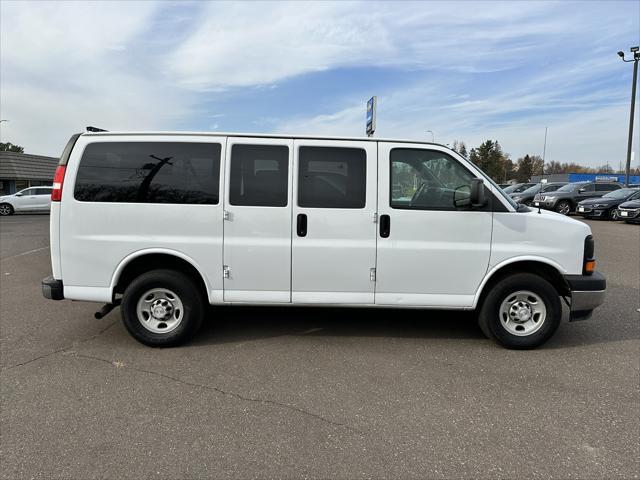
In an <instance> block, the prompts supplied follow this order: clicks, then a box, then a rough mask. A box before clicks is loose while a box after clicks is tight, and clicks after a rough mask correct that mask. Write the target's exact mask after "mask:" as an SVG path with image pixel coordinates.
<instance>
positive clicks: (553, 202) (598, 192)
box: [533, 182, 622, 215]
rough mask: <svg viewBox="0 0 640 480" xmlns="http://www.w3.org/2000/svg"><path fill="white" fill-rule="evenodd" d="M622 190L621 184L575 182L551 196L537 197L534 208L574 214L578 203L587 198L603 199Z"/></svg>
mask: <svg viewBox="0 0 640 480" xmlns="http://www.w3.org/2000/svg"><path fill="white" fill-rule="evenodd" d="M620 188H622V186H621V185H620V184H619V183H613V182H575V183H569V184H567V185H565V186H564V187H560V188H559V189H558V190H556V191H555V192H552V193H551V194H548V195H547V194H544V193H543V194H542V196H540V194H538V195H536V197H535V198H534V200H533V205H534V206H536V207H537V206H540V207H542V208H546V209H547V210H555V211H556V212H558V213H561V214H563V215H569V213H571V212H574V211H575V209H576V205H577V204H578V202H580V201H582V200H586V199H587V198H596V197H601V196H603V195H604V194H605V193H609V192H612V191H614V190H618V189H620Z"/></svg>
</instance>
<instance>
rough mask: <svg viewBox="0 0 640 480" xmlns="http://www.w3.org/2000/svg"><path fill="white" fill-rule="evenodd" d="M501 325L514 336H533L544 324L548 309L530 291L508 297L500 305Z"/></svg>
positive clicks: (519, 292)
mask: <svg viewBox="0 0 640 480" xmlns="http://www.w3.org/2000/svg"><path fill="white" fill-rule="evenodd" d="M499 315H500V324H501V325H502V327H503V328H504V329H505V330H506V331H507V332H509V333H511V334H512V335H517V336H519V337H525V336H527V335H532V334H534V333H535V332H537V331H538V330H540V328H541V327H542V325H543V324H544V321H545V319H546V318H547V308H546V306H545V304H544V302H543V301H542V298H540V296H538V295H537V294H535V293H533V292H530V291H528V290H520V291H518V292H515V293H512V294H509V295H507V297H506V298H505V299H504V301H503V302H502V304H501V305H500V311H499Z"/></svg>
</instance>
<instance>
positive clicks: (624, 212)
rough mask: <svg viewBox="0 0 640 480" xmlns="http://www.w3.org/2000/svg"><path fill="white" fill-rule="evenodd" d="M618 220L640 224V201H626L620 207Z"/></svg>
mask: <svg viewBox="0 0 640 480" xmlns="http://www.w3.org/2000/svg"><path fill="white" fill-rule="evenodd" d="M618 220H624V221H625V222H626V223H640V199H635V200H630V201H626V202H624V203H622V204H620V205H619V206H618Z"/></svg>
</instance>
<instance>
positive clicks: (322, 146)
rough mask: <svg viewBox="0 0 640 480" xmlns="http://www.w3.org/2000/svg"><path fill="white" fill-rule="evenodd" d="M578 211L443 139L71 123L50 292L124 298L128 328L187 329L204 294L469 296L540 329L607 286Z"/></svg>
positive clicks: (300, 298)
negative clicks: (113, 128)
mask: <svg viewBox="0 0 640 480" xmlns="http://www.w3.org/2000/svg"><path fill="white" fill-rule="evenodd" d="M593 252H594V244H593V238H592V236H591V231H590V228H589V227H588V226H587V225H585V224H584V223H581V222H579V221H576V220H572V219H570V218H566V217H564V216H562V215H559V214H556V213H553V212H548V211H541V212H539V211H538V210H537V209H535V210H534V209H530V208H528V207H525V206H522V205H517V204H516V203H515V202H513V201H512V200H511V199H510V198H509V197H508V196H507V195H505V194H504V193H503V192H502V190H501V189H500V188H499V187H498V186H497V185H496V184H495V183H494V182H493V181H492V180H491V179H490V178H489V177H488V176H486V175H485V174H484V173H483V172H482V171H481V170H479V169H478V168H477V167H476V166H475V165H473V164H472V163H470V162H469V161H467V160H466V159H465V158H463V157H461V156H460V155H458V154H457V153H456V152H454V151H452V150H450V149H449V148H446V147H444V146H442V145H437V144H430V143H419V142H413V141H400V140H382V139H375V138H328V137H293V136H284V135H283V136H279V135H245V134H240V135H232V134H218V133H114V132H88V133H83V134H77V135H74V136H73V137H72V138H71V140H70V141H69V143H68V144H67V147H66V148H65V150H64V152H63V155H62V158H61V160H60V165H59V167H58V169H57V172H56V175H55V180H54V190H53V193H52V208H51V260H52V267H53V276H51V277H48V278H46V279H44V280H43V283H42V287H43V294H44V296H45V297H47V298H50V299H54V300H60V299H63V298H66V299H71V300H86V301H91V302H104V303H105V304H106V305H105V306H104V307H103V309H102V311H101V312H98V313H97V314H96V316H98V317H100V316H103V315H105V314H106V313H108V312H109V310H111V309H112V308H113V307H114V306H115V305H118V304H121V309H122V317H123V320H124V324H125V326H126V328H127V329H128V330H129V332H130V333H131V334H132V335H133V336H134V337H135V338H136V339H137V340H139V341H140V342H142V343H144V344H146V345H151V346H171V345H177V344H180V343H182V342H184V341H186V340H187V339H189V338H190V337H191V336H192V335H193V334H194V333H195V332H196V331H197V330H198V327H199V326H200V324H201V322H202V320H203V316H204V315H205V312H206V311H207V308H206V305H207V304H211V305H222V304H225V305H226V304H265V305H266V304H278V305H314V306H320V305H325V306H357V307H387V308H388V307H395V308H423V309H450V310H478V312H479V315H478V317H479V323H480V326H481V328H482V330H483V332H484V333H485V334H486V335H487V336H488V337H490V338H494V339H495V340H497V341H498V342H499V343H501V344H502V345H504V346H506V347H510V348H531V347H535V346H537V345H540V344H542V343H543V342H544V341H546V340H547V339H548V338H549V337H551V336H552V335H553V333H554V332H555V330H556V329H557V328H558V326H559V324H560V321H561V317H562V308H561V302H560V297H563V298H564V299H565V300H566V301H567V302H568V303H569V305H570V311H571V314H570V316H571V319H572V320H577V319H582V318H588V317H589V316H590V315H591V312H592V310H593V309H594V308H595V307H597V306H598V305H600V304H601V303H602V302H603V300H604V292H605V288H606V282H605V279H604V277H603V276H602V275H600V274H598V273H596V272H594V265H595V260H594V256H593Z"/></svg>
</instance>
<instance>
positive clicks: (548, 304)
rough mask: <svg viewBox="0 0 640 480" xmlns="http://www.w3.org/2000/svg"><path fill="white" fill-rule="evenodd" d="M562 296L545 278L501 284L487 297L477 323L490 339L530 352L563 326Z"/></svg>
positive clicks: (531, 277)
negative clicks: (529, 350)
mask: <svg viewBox="0 0 640 480" xmlns="http://www.w3.org/2000/svg"><path fill="white" fill-rule="evenodd" d="M561 320H562V306H561V304H560V297H559V295H558V292H557V291H556V290H555V288H553V286H552V285H551V284H550V283H549V282H548V281H546V280H545V279H543V278H541V277H539V276H537V275H533V274H530V273H519V274H515V275H510V276H508V277H505V278H503V279H502V280H500V281H498V283H496V284H495V285H494V286H493V288H492V289H491V291H490V292H489V293H488V295H487V297H486V298H485V300H484V302H483V304H482V307H481V309H480V314H479V317H478V323H479V324H480V328H481V330H482V331H483V332H485V334H487V333H488V334H489V335H487V336H488V337H490V338H494V339H495V340H496V341H497V342H498V343H500V344H501V345H503V346H505V347H507V348H513V349H528V348H535V347H537V346H539V345H542V344H543V343H544V342H546V341H547V340H549V338H551V337H552V336H553V334H554V333H555V331H556V330H557V329H558V327H559V326H560V321H561Z"/></svg>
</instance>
